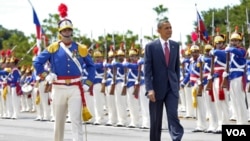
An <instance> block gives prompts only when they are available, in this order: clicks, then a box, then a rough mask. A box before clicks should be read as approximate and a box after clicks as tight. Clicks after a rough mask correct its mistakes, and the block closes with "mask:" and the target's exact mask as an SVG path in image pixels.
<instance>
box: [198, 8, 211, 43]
mask: <svg viewBox="0 0 250 141" xmlns="http://www.w3.org/2000/svg"><path fill="white" fill-rule="evenodd" d="M197 24H198V33H199V35H200V39H202V40H204V41H208V40H209V36H208V32H207V29H206V26H205V23H204V22H203V20H202V18H201V16H200V13H199V12H198V11H197Z"/></svg>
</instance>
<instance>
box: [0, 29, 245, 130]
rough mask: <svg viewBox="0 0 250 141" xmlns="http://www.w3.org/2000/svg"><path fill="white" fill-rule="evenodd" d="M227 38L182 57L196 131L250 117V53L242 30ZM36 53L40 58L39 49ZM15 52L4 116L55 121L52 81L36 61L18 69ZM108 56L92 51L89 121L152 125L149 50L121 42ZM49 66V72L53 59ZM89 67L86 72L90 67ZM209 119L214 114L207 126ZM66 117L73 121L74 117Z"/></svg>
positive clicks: (6, 73)
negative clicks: (40, 76)
mask: <svg viewBox="0 0 250 141" xmlns="http://www.w3.org/2000/svg"><path fill="white" fill-rule="evenodd" d="M225 41H226V36H225V35H224V34H220V33H219V32H218V33H217V35H216V36H215V37H214V44H213V45H211V44H207V45H205V47H204V48H205V51H204V54H200V52H201V48H200V47H199V46H198V45H192V46H191V47H190V48H187V50H186V51H185V55H183V58H182V59H181V60H180V61H181V62H182V63H181V64H182V66H180V67H182V71H181V72H180V73H181V75H182V77H181V80H180V86H181V88H180V103H181V106H180V108H183V110H185V111H186V116H185V117H186V118H189V117H195V118H196V119H197V125H196V128H195V130H194V132H203V131H205V132H208V133H210V132H213V133H221V128H222V125H223V124H227V123H228V122H229V120H230V118H231V119H234V120H236V123H237V124H247V122H248V120H249V119H250V111H249V110H248V111H247V108H248V106H249V105H248V103H249V102H250V96H247V95H249V92H248V91H247V88H248V87H249V83H247V82H249V81H250V77H247V76H246V74H250V72H249V70H250V69H249V68H250V67H248V66H249V65H250V63H249V62H250V61H247V59H248V58H247V57H248V54H247V51H246V50H245V48H244V47H242V44H241V43H242V36H241V34H240V33H239V32H237V31H235V32H234V33H233V34H232V35H231V36H230V44H229V45H228V46H227V47H226V43H225ZM7 52H8V51H7ZM33 53H34V57H35V56H36V55H37V51H36V50H34V52H33ZM10 54H11V53H10V52H8V53H6V55H4V54H2V57H1V59H2V60H1V68H2V70H1V73H0V75H1V101H0V103H1V105H0V106H1V107H0V115H1V117H2V118H12V119H17V118H18V115H19V111H36V114H37V117H36V119H35V120H44V121H47V120H52V121H53V120H54V119H53V95H51V92H50V89H51V87H50V86H51V85H50V84H51V82H48V81H47V80H45V81H40V80H39V81H38V80H37V79H36V75H35V70H33V67H32V66H31V67H27V68H24V67H21V68H20V69H18V61H19V60H18V59H17V58H15V57H14V55H13V54H12V55H10ZM105 55H106V54H105ZM105 55H104V53H103V52H101V50H100V48H99V46H98V45H96V48H95V50H94V51H93V54H92V57H93V60H94V62H95V67H96V74H95V81H94V83H93V85H92V86H91V88H90V90H89V91H88V92H85V98H86V101H87V106H88V108H89V110H90V112H91V113H92V115H93V118H92V119H91V120H89V121H88V122H89V123H93V124H94V125H100V124H105V125H107V126H117V127H125V126H127V127H130V128H135V127H141V128H143V129H148V128H149V109H148V99H147V97H146V96H145V86H144V77H143V75H144V73H143V64H144V61H143V55H144V50H143V49H142V50H138V49H136V48H135V47H134V46H133V45H132V46H131V48H130V49H129V50H128V51H126V50H125V49H124V43H122V44H121V45H120V48H119V49H118V50H114V48H113V46H110V49H109V52H107V58H106V57H105ZM44 67H45V68H46V70H47V71H48V72H50V66H49V64H47V65H46V66H44ZM84 72H85V75H84V76H87V71H86V70H85V71H84ZM227 78H228V79H227ZM223 80H229V83H227V84H225V85H222V84H224V81H223ZM225 82H226V81H225ZM211 84H212V85H211ZM104 109H106V111H105V110H104ZM106 112H107V115H108V116H107V121H106V120H105V119H106V118H105V116H106ZM164 112H165V110H164ZM128 115H129V116H128ZM163 115H165V114H163ZM206 118H208V119H209V122H208V125H207V122H206ZM67 120H68V122H70V117H69V118H68V119H67ZM163 120H165V121H164V122H163V123H165V124H163V126H164V127H163V128H166V125H167V119H166V118H163Z"/></svg>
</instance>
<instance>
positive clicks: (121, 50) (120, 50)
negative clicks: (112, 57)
mask: <svg viewBox="0 0 250 141" xmlns="http://www.w3.org/2000/svg"><path fill="white" fill-rule="evenodd" d="M116 55H119V56H125V52H124V42H121V44H120V48H119V49H118V50H117V53H116Z"/></svg>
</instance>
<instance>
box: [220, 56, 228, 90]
mask: <svg viewBox="0 0 250 141" xmlns="http://www.w3.org/2000/svg"><path fill="white" fill-rule="evenodd" d="M229 61H230V53H229V52H227V53H226V72H227V73H229ZM228 84H229V82H228V76H227V77H224V78H223V80H222V83H221V87H222V88H227V89H228Z"/></svg>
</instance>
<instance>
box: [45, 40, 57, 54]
mask: <svg viewBox="0 0 250 141" xmlns="http://www.w3.org/2000/svg"><path fill="white" fill-rule="evenodd" d="M58 48H59V42H54V43H52V44H50V45H49V46H48V47H47V50H48V52H49V53H54V52H56V51H57V50H58Z"/></svg>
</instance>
